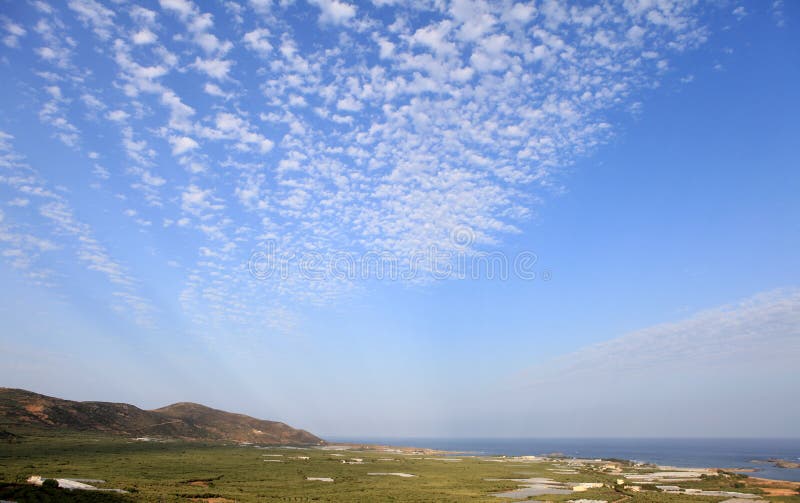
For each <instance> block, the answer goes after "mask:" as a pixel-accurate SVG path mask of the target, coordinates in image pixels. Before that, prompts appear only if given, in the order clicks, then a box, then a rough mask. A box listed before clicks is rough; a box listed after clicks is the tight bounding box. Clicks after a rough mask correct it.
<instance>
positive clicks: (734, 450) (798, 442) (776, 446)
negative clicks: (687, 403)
mask: <svg viewBox="0 0 800 503" xmlns="http://www.w3.org/2000/svg"><path fill="white" fill-rule="evenodd" d="M326 440H328V441H332V442H354V443H369V444H380V445H394V446H409V447H425V448H429V449H437V450H444V451H457V452H459V453H463V454H471V455H483V456H503V455H505V456H524V455H541V454H550V453H556V452H558V453H561V454H564V455H565V456H568V457H576V458H591V459H595V458H605V459H608V458H618V459H627V460H631V461H639V462H646V463H655V464H658V465H668V466H680V467H690V468H745V469H748V468H749V469H753V470H755V472H753V473H748V475H752V476H754V477H763V478H767V479H777V480H792V481H796V482H800V469H793V468H778V467H776V466H774V465H772V464H770V463H768V462H767V460H768V459H769V458H777V459H785V460H787V461H794V462H800V438H792V439H779V438H770V439H754V438H736V439H734V438H563V439H558V438H412V437H403V438H378V437H367V438H353V437H332V438H331V437H326Z"/></svg>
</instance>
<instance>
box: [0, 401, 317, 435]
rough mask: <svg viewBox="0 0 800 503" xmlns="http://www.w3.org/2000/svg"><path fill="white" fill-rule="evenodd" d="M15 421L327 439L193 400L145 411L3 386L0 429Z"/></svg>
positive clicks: (141, 431) (127, 431)
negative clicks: (193, 401)
mask: <svg viewBox="0 0 800 503" xmlns="http://www.w3.org/2000/svg"><path fill="white" fill-rule="evenodd" d="M13 426H31V427H43V428H54V429H67V430H75V431H94V432H105V433H110V434H117V435H136V436H153V437H170V438H183V439H190V440H229V441H235V442H252V443H259V444H271V445H278V444H280V445H310V444H321V443H324V441H323V440H322V439H320V438H318V437H316V436H314V435H312V434H311V433H309V432H307V431H304V430H297V429H295V428H292V427H291V426H288V425H286V424H284V423H279V422H276V421H264V420H260V419H255V418H252V417H250V416H245V415H243V414H233V413H230V412H225V411H221V410H216V409H212V408H210V407H206V406H204V405H199V404H194V403H177V404H174V405H169V406H167V407H163V408H161V409H157V410H143V409H140V408H138V407H136V406H133V405H129V404H126V403H112V402H75V401H72V400H62V399H60V398H54V397H50V396H46V395H40V394H38V393H33V392H31V391H26V390H22V389H13V388H0V428H6V429H7V428H9V427H13Z"/></svg>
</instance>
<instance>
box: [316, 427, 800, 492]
mask: <svg viewBox="0 0 800 503" xmlns="http://www.w3.org/2000/svg"><path fill="white" fill-rule="evenodd" d="M318 448H319V449H322V450H330V451H337V450H352V451H365V452H385V453H387V454H388V453H392V454H403V455H428V456H462V457H471V458H486V459H492V458H494V459H497V458H506V459H519V458H525V459H528V460H532V459H538V460H541V461H543V462H577V463H598V462H607V463H617V462H620V461H623V462H625V463H627V464H630V465H631V466H637V465H639V466H647V467H650V468H653V469H655V470H657V471H660V472H682V473H687V474H692V473H710V472H716V473H719V474H723V473H733V474H738V475H740V476H742V477H744V478H743V480H744V481H745V482H744V483H745V484H746V485H747V486H751V487H758V488H760V489H762V490H764V491H765V492H766V493H767V494H766V495H767V496H791V495H795V494H797V491H800V481H793V480H784V479H777V478H765V477H758V476H754V475H752V474H754V473H759V468H750V467H719V466H716V467H701V466H694V467H689V466H674V465H666V464H657V463H648V462H641V461H637V460H631V459H620V458H613V457H600V458H581V457H573V456H566V455H564V454H561V453H556V452H551V453H547V454H527V455H518V456H509V455H503V454H481V453H477V452H475V451H464V450H444V449H432V448H427V447H415V446H411V445H393V444H390V443H368V442H336V441H331V442H328V443H327V444H326V445H325V446H320V447H318ZM765 463H766V462H765Z"/></svg>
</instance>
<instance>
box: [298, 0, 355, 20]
mask: <svg viewBox="0 0 800 503" xmlns="http://www.w3.org/2000/svg"><path fill="white" fill-rule="evenodd" d="M309 3H312V4H314V5H316V6H317V7H319V8H320V10H321V11H322V12H321V13H320V15H319V21H320V23H323V24H327V23H330V24H345V23H346V22H348V21H349V20H351V19H352V18H354V17H355V15H356V8H355V7H354V6H352V5H350V4H349V3H346V2H340V1H339V0H309Z"/></svg>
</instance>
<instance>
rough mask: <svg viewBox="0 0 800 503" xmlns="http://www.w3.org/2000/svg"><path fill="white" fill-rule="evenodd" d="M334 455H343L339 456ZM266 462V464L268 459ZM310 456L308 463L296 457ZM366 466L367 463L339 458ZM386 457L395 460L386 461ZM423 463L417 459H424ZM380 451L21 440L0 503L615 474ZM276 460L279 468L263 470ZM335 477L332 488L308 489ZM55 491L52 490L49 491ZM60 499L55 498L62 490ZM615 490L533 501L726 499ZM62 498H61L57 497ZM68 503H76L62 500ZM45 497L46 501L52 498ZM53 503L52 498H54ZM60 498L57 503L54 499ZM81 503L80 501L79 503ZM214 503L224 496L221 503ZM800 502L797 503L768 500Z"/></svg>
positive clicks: (713, 483) (350, 490) (1, 466)
mask: <svg viewBox="0 0 800 503" xmlns="http://www.w3.org/2000/svg"><path fill="white" fill-rule="evenodd" d="M335 454H342V455H344V457H340V456H337V455H335ZM265 455H270V456H265ZM300 456H307V457H308V458H309V459H296V458H297V457H300ZM349 458H362V459H363V464H343V463H342V459H349ZM386 458H391V459H392V460H391V461H389V460H386ZM420 458H421V459H420ZM425 458H433V456H424V455H402V454H396V453H387V452H379V451H359V452H354V451H346V452H333V451H323V450H319V449H287V448H270V449H260V448H256V447H253V446H235V445H221V444H204V443H194V442H191V443H190V442H177V441H175V442H163V443H162V442H139V441H133V440H130V439H124V438H118V437H107V436H100V435H93V434H75V433H63V434H47V435H45V434H41V433H37V434H34V435H32V434H30V433H28V434H23V435H22V436H21V438H20V439H18V440H17V441H15V442H13V443H2V444H0V481H3V485H0V499H9V500H15V501H119V502H123V501H180V502H187V501H193V500H208V501H220V502H222V501H225V500H224V499H227V500H231V501H241V502H249V501H258V502H308V501H418V502H422V501H454V502H457V501H484V502H493V503H498V501H511V500H499V499H498V498H496V497H494V496H492V493H495V492H500V491H506V490H513V489H516V488H517V487H518V484H517V483H516V482H512V481H502V480H501V481H488V480H486V479H492V478H495V479H508V478H527V477H547V478H551V479H553V480H557V481H570V482H604V483H608V484H611V485H613V482H614V480H615V479H616V477H617V476H615V475H609V474H602V473H597V472H592V471H581V472H580V473H578V474H558V473H554V472H553V471H552V470H553V469H558V468H563V466H562V465H559V464H558V463H557V462H552V463H550V462H547V463H544V462H539V463H521V462H506V463H495V462H490V461H487V460H485V459H481V458H469V457H465V458H462V459H463V460H462V461H460V462H447V461H442V460H441V459H425ZM265 460H280V461H282V462H267V461H265ZM370 472H402V473H409V474H414V475H416V477H412V478H401V477H394V476H370V475H368V473H370ZM31 475H41V476H44V477H47V478H84V479H87V478H88V479H103V480H105V481H106V483H105V484H102V485H99V487H105V488H121V489H125V490H128V491H130V493H129V494H127V495H121V496H119V495H114V494H109V493H83V492H78V491H76V492H74V493H66V492H64V491H63V490H59V489H33V488H31V487H27V486H24V485H20V484H24V481H25V480H26V479H27V478H28V477H29V476H31ZM306 477H331V478H333V479H334V482H332V483H329V482H318V481H308V480H306ZM732 483H735V482H733V481H731V480H730V479H728V478H720V479H719V480H717V479H716V477H714V478H711V479H708V480H704V481H702V483H698V484H697V485H702V486H703V488H704V489H706V488H708V489H725V490H731V484H732ZM53 491H56V492H55V493H53ZM59 491H60V492H59ZM628 495H629V497H628V498H626V494H625V493H624V492H619V491H618V490H615V489H614V488H612V487H604V488H598V489H591V490H588V491H585V492H580V493H574V494H571V495H554V496H547V497H542V496H540V497H538V498H536V499H540V500H541V499H547V500H548V501H567V500H570V499H578V498H589V499H599V500H606V501H617V500H622V499H623V498H625V500H626V501H652V502H678V501H687V500H688V499H691V501H697V502H702V501H709V502H711V501H721V500H722V499H724V498H708V497H694V496H692V497H687V496H680V495H668V494H663V493H659V492H647V493H629V494H628ZM60 496H64V497H63V498H60ZM67 496H70V497H71V498H72V499H71V500H68V499H65V498H66V497H67ZM48 498H49V499H48ZM53 498H55V499H53ZM59 498H60V499H59ZM81 498H83V499H81ZM215 498H224V499H217V500H215ZM770 500H772V501H798V502H800V497H784V498H770Z"/></svg>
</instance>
